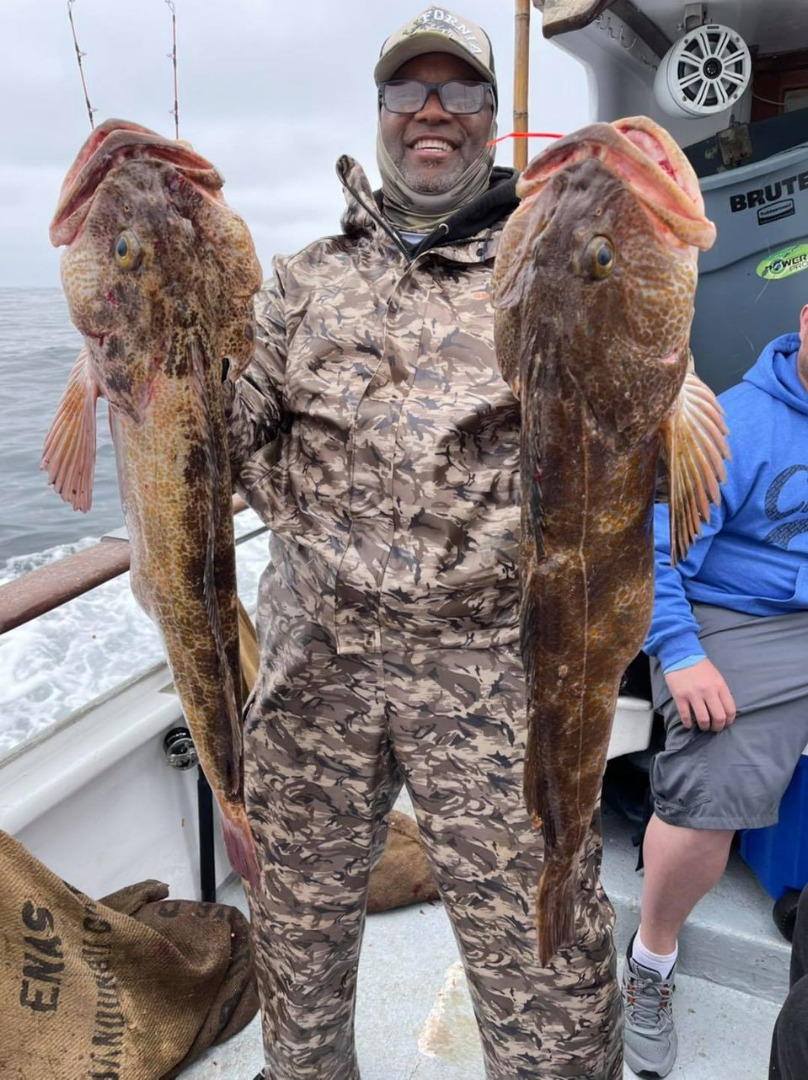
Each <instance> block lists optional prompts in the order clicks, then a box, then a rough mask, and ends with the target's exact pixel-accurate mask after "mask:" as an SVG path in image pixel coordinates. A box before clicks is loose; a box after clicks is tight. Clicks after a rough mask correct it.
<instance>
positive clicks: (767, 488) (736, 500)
mask: <svg viewBox="0 0 808 1080" xmlns="http://www.w3.org/2000/svg"><path fill="white" fill-rule="evenodd" d="M799 345H800V339H799V335H797V334H784V335H783V336H782V337H779V338H775V340H774V341H772V342H770V343H769V344H768V345H767V346H766V348H765V349H764V350H763V352H762V353H761V354H760V357H759V359H758V361H757V363H756V364H755V366H754V367H753V368H751V370H749V371H748V372H747V373H746V375H744V377H743V381H742V382H740V383H738V384H737V385H736V386H733V387H731V388H730V389H729V390H726V391H725V392H724V393H723V394H721V395H720V396H719V398H718V400H719V401H720V402H721V405H722V406H723V409H724V412H725V414H726V422H727V426H728V427H729V446H730V451H731V454H732V457H731V460H730V461H728V462H727V463H726V465H727V479H726V481H725V482H724V483H723V484H722V485H721V505H720V506H718V507H713V508H712V512H711V515H710V521H709V523H705V524H704V525H703V526H702V531H701V535H700V536H699V537H697V539H696V540H695V541H694V543H693V545H692V547H691V548H690V550H689V552H688V554H687V557H686V558H685V559H682V560H681V561H680V562H679V563H678V564H677V566H676V567H675V568H672V567H671V565H670V540H669V534H668V507H667V505H663V504H657V505H656V506H655V508H654V548H655V556H654V611H653V616H652V619H651V628H650V630H649V632H648V637H647V638H646V640H645V644H644V646H643V648H644V650H645V652H647V653H649V654H650V655H651V656H656V657H658V658H659V661H660V663H661V665H662V669H663V671H668V670H670V669H671V668H672V667H676V666H677V665H680V664H681V661H683V660H689V661H690V662H695V661H696V659H698V658H701V657H703V656H704V655H705V653H704V649H703V648H702V647H701V645H700V643H699V639H698V633H699V626H698V623H697V622H696V620H695V619H694V618H693V613H692V610H691V607H690V602H691V601H696V602H698V603H702V604H715V605H716V606H718V607H725V608H731V609H732V610H734V611H743V612H747V613H748V614H750V615H783V614H786V613H787V612H790V611H804V610H808V390H806V389H805V387H804V386H803V384H802V382H801V381H800V378H799V375H798V373H797V352H798V350H799ZM681 666H682V667H685V666H687V665H686V664H681Z"/></svg>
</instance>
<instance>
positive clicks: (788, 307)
mask: <svg viewBox="0 0 808 1080" xmlns="http://www.w3.org/2000/svg"><path fill="white" fill-rule="evenodd" d="M700 184H701V190H702V194H703V195H704V204H705V208H706V211H707V217H708V218H710V219H711V220H712V221H714V222H715V225H716V228H717V230H718V236H717V238H716V242H715V244H714V245H713V247H712V248H711V249H710V250H709V251H706V252H703V253H702V254H701V255H700V256H699V282H698V287H697V289H696V310H695V316H694V319H693V328H692V331H691V336H690V343H691V347H692V350H693V357H694V359H695V362H696V371H697V372H698V374H699V375H700V376H701V378H702V379H704V381H705V382H707V383H709V385H710V386H711V387H712V388H713V390H715V391H716V392H720V391H721V390H726V389H727V387H728V386H732V385H733V384H734V383H736V382H739V381H740V379H741V377H742V376H743V374H744V372H746V371H748V370H749V368H750V367H751V366H752V365H753V364H754V362H755V360H757V358H758V355H759V353H760V351H761V349H762V348H763V346H764V345H766V344H767V343H768V342H769V341H771V340H772V338H775V337H778V336H779V335H780V334H787V333H792V332H796V331H797V330H798V329H799V313H800V308H801V307H802V305H803V304H804V303H805V301H806V298H808V145H803V146H798V147H794V148H793V149H791V150H786V151H784V152H783V153H781V154H775V155H774V156H773V157H770V158H767V159H766V160H765V161H759V162H755V163H754V164H752V165H744V166H741V167H740V168H737V169H729V170H728V171H727V172H723V173H718V174H717V175H716V176H708V177H705V178H704V179H702V180H701V181H700Z"/></svg>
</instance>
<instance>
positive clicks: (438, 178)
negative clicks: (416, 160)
mask: <svg viewBox="0 0 808 1080" xmlns="http://www.w3.org/2000/svg"><path fill="white" fill-rule="evenodd" d="M395 165H396V167H397V168H398V171H399V172H400V173H401V176H402V178H403V179H404V183H405V184H406V185H407V186H408V187H410V188H412V190H413V191H418V192H420V194H422V195H441V194H443V192H445V191H450V190H451V188H453V187H454V186H455V184H456V183H457V181H458V180H459V179H460V177H461V176H462V175H463V173H464V172H465V169H466V165H465V162H463V161H457V162H456V163H455V164H454V165H453V166H452V168H451V169H450V170H448V171H446V170H443V169H427V168H422V169H411V168H409V166H408V165H407V163H406V161H405V159H404V157H403V156H402V159H401V161H396V162H395Z"/></svg>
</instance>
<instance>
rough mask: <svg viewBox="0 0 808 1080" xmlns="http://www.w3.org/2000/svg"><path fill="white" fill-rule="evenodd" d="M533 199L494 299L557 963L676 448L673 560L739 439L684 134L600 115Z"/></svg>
mask: <svg viewBox="0 0 808 1080" xmlns="http://www.w3.org/2000/svg"><path fill="white" fill-rule="evenodd" d="M517 193H518V194H519V196H520V198H521V204H520V206H519V208H518V209H517V210H516V211H515V213H514V214H513V215H512V217H511V219H510V220H509V222H508V224H507V226H506V228H505V231H504V233H503V236H502V242H501V245H500V249H499V255H498V257H497V260H496V266H495V270H494V282H493V300H494V308H495V313H496V349H497V356H498V360H499V363H500V366H501V369H502V372H503V375H504V377H505V379H506V380H507V381H508V383H509V384H510V385H511V387H512V388H513V390H514V393H515V394H516V395H517V396H518V397H519V399H520V401H521V406H522V466H521V468H522V508H523V509H522V534H523V535H522V560H521V576H522V619H521V626H522V629H521V642H522V654H523V658H524V663H525V672H526V679H527V715H528V747H527V757H526V762H525V797H526V802H527V808H528V811H529V812H530V813H531V815H532V816H533V819H534V821H535V822H536V824H537V826H540V827H541V829H542V831H543V834H544V843H545V865H544V871H543V873H542V877H541V881H540V883H539V890H538V898H537V922H538V932H539V955H540V958H541V961H542V963H547V962H549V960H550V958H551V957H552V956H553V955H554V954H555V953H556V951H557V950H558V949H559V948H560V947H562V946H564V945H569V944H572V943H574V942H575V941H576V940H577V939H578V937H580V935H581V934H582V933H583V927H576V926H575V925H574V922H575V919H574V911H575V896H576V892H577V890H578V887H579V884H580V883H579V879H578V866H579V859H580V852H581V849H582V847H583V844H584V839H585V836H586V833H587V830H588V828H589V826H590V822H591V820H592V817H593V814H594V813H595V812H596V809H597V805H598V799H599V795H600V787H601V781H602V777H603V770H604V768H605V765H606V753H607V748H608V744H609V737H610V733H611V726H612V718H613V716H614V711H615V705H616V700H617V693H618V687H619V682H620V677H621V675H622V673H623V671H624V670H625V668H626V666H627V665H628V664H629V662H630V661H631V660H632V658H633V657H634V656H635V655H636V654H637V652H638V651H639V649H640V647H641V645H642V643H643V640H644V637H645V634H646V631H647V628H648V624H649V621H650V615H651V604H652V599H653V587H654V581H653V537H652V506H653V501H654V490H655V478H656V475H657V465H658V462H659V460H660V455H663V456H664V459H665V461H666V463H667V474H668V487H669V492H670V504H671V507H670V508H671V532H672V551H673V558H674V560H675V559H676V558H678V557H680V556H681V555H682V554H683V552H684V551H685V550H686V549H687V546H688V545H689V543H690V542H691V540H692V538H693V537H694V535H695V534H696V533H697V532H698V530H699V528H700V520H701V519H706V518H707V516H708V514H709V502H710V501H711V500H712V501H717V500H718V498H719V492H718V483H719V482H720V481H721V480H722V479H723V477H724V469H723V460H722V459H723V458H724V457H726V456H727V448H726V444H725V440H724V435H725V434H726V429H725V427H724V425H723V422H722V419H721V409H720V406H719V405H718V403H717V401H716V400H715V398H714V396H713V394H712V392H711V391H710V390H709V389H708V388H707V387H706V386H705V385H704V384H703V383H702V382H700V380H699V379H697V378H696V376H695V375H693V374H689V373H688V366H689V349H688V336H689V331H690V323H691V319H692V316H693V297H694V292H695V288H696V279H697V271H696V259H697V254H698V250H697V249H701V250H706V249H707V248H709V247H710V245H711V244H712V243H713V240H714V238H715V229H714V226H713V225H712V224H711V222H709V221H708V220H707V219H706V218H705V216H704V204H703V201H702V198H701V193H700V191H699V186H698V182H697V180H696V177H695V175H694V173H693V171H692V169H691V167H690V165H689V163H688V161H687V159H686V158H685V157H684V155H683V154H682V152H681V150H680V149H679V148H678V147H677V146H676V144H675V143H674V142H673V140H672V139H671V138H670V136H669V135H668V134H667V133H666V132H665V131H663V130H662V129H661V128H659V127H657V125H656V124H654V123H653V122H652V121H650V120H648V119H646V118H644V117H639V118H636V119H631V120H620V121H617V122H616V123H614V124H593V125H591V126H589V127H586V128H583V129H582V130H581V131H578V132H576V133H574V134H573V135H570V136H567V137H566V138H563V139H561V140H559V141H558V142H557V143H555V144H554V145H553V146H551V147H550V148H548V149H547V150H546V151H545V152H544V153H543V154H541V155H540V156H539V157H537V158H535V159H534V160H533V161H532V162H531V163H530V164H529V165H528V167H527V169H526V170H525V172H524V174H523V175H522V177H521V178H520V180H519V183H518V187H517Z"/></svg>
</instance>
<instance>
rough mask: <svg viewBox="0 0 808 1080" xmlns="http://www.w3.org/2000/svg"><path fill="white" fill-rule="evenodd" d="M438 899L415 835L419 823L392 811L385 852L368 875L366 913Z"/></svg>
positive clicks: (425, 859) (433, 880)
mask: <svg viewBox="0 0 808 1080" xmlns="http://www.w3.org/2000/svg"><path fill="white" fill-rule="evenodd" d="M437 899H438V888H437V886H436V884H435V879H434V877H433V876H432V871H431V869H430V867H429V862H428V861H427V857H426V853H425V852H424V849H423V848H422V847H421V841H420V839H419V837H418V826H417V825H416V824H415V822H414V821H413V820H412V818H409V817H407V815H406V814H400V813H399V812H398V811H397V810H393V812H392V813H391V815H390V823H389V826H388V829H387V844H386V846H385V849H384V854H383V855H382V857H381V859H379V861H378V863H377V864H376V866H375V867H374V869H373V871H372V873H371V875H370V886H369V889H368V912H369V913H371V914H372V913H374V912H377V911H388V910H389V909H390V908H398V907H404V906H405V905H406V904H418V903H423V902H425V901H427V900H437Z"/></svg>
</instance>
